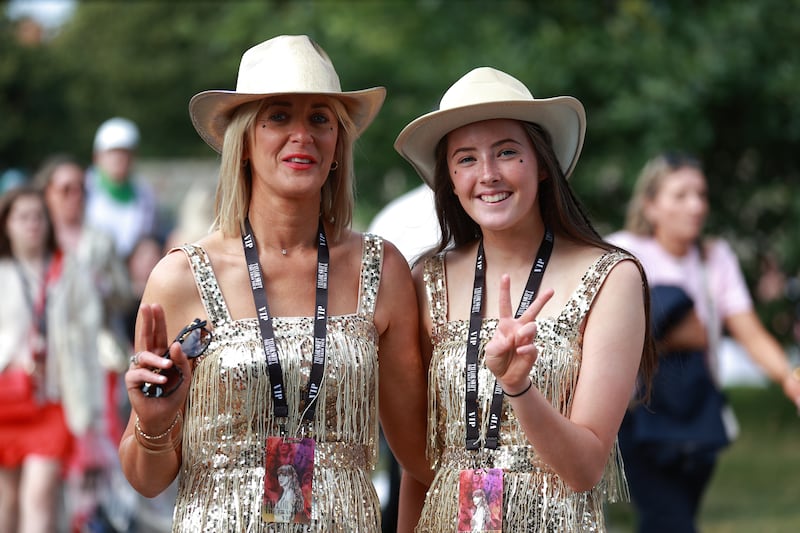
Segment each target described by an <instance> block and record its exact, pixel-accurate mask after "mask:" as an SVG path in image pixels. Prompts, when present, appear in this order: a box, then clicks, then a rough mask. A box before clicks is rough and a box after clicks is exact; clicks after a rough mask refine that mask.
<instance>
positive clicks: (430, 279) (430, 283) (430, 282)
mask: <svg viewBox="0 0 800 533" xmlns="http://www.w3.org/2000/svg"><path fill="white" fill-rule="evenodd" d="M444 254H445V252H442V253H440V254H437V255H435V256H433V257H430V258H428V259H426V260H425V263H424V265H423V280H424V282H425V292H426V294H427V296H428V312H429V313H430V317H431V324H432V326H433V332H432V333H433V335H434V336H436V335H437V334H438V332H439V331H440V330H441V328H443V327H444V325H445V324H446V323H447V280H446V278H445V270H444Z"/></svg>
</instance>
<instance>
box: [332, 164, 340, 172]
mask: <svg viewBox="0 0 800 533" xmlns="http://www.w3.org/2000/svg"><path fill="white" fill-rule="evenodd" d="M337 168H339V162H338V161H334V162H333V163H331V172H333V171H334V170H336V169H337Z"/></svg>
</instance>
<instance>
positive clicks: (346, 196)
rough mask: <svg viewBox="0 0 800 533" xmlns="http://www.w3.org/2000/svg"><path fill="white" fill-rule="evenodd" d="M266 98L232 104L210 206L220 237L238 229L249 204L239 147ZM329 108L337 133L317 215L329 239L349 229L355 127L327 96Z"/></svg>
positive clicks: (246, 142) (247, 168)
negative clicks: (327, 229)
mask: <svg viewBox="0 0 800 533" xmlns="http://www.w3.org/2000/svg"><path fill="white" fill-rule="evenodd" d="M267 101H268V98H264V99H262V100H257V101H255V102H248V103H245V104H242V105H241V106H239V107H237V108H236V109H235V110H234V112H233V116H232V117H231V121H230V123H229V124H228V127H227V128H226V129H225V137H224V140H223V144H222V156H221V160H220V168H219V181H218V182H217V193H216V201H215V207H214V226H213V227H214V229H219V230H220V231H222V233H223V234H224V235H226V236H234V235H239V234H240V233H244V220H245V218H246V217H247V211H248V209H249V207H250V197H251V194H252V182H251V178H252V175H251V170H250V163H249V162H246V161H245V160H244V153H245V149H246V148H247V146H248V145H249V142H250V139H251V136H252V134H253V129H254V127H255V123H256V118H257V117H258V114H259V112H260V111H261V109H262V107H263V106H264V105H265V104H266V102H267ZM330 104H331V108H332V109H333V112H334V114H335V115H336V118H337V120H338V122H339V135H338V137H337V139H336V148H335V149H334V158H333V160H334V163H335V164H336V166H335V168H334V169H332V170H331V171H330V173H329V174H328V179H327V180H326V181H325V184H324V185H323V186H322V199H321V202H320V204H321V205H320V216H322V218H323V219H324V220H325V221H327V222H330V223H331V225H332V226H333V233H332V234H331V235H330V236H329V238H330V240H331V241H333V242H335V241H337V240H339V239H340V238H341V237H342V235H343V234H344V232H345V230H346V229H348V228H350V225H351V223H352V221H353V209H354V205H355V172H354V165H353V145H354V144H355V139H356V134H355V132H356V129H355V125H354V123H353V121H352V119H351V118H350V114H349V113H348V111H347V107H346V106H345V104H344V103H343V102H342V101H341V100H339V99H337V98H335V97H331V98H330Z"/></svg>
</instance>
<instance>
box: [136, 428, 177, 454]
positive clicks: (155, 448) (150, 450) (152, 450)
mask: <svg viewBox="0 0 800 533" xmlns="http://www.w3.org/2000/svg"><path fill="white" fill-rule="evenodd" d="M181 440H183V432H180V433H178V436H177V437H176V438H175V439H174V440H171V441H168V442H162V443H160V444H153V443H152V442H148V441H146V440H143V439H142V438H141V437H140V436H139V433H138V432H137V433H136V442H137V443H138V444H139V447H140V448H141V449H142V451H143V452H144V453H147V454H149V455H164V454H167V453H173V452H175V450H177V449H178V446H179V445H180V443H181Z"/></svg>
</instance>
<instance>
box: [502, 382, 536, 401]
mask: <svg viewBox="0 0 800 533" xmlns="http://www.w3.org/2000/svg"><path fill="white" fill-rule="evenodd" d="M531 387H533V380H532V379H529V380H528V386H527V387H525V389H524V390H523V391H522V392H518V393H516V394H509V393H507V392H506V391H503V394H505V395H506V396H508V397H509V398H519V397H520V396H522V395H523V394H525V393H526V392H528V391H529V390H531Z"/></svg>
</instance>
